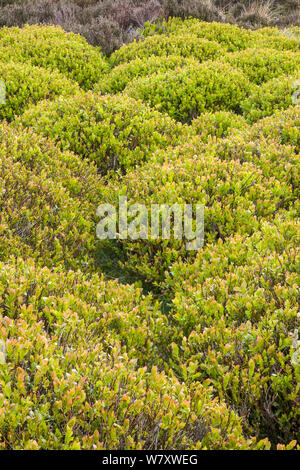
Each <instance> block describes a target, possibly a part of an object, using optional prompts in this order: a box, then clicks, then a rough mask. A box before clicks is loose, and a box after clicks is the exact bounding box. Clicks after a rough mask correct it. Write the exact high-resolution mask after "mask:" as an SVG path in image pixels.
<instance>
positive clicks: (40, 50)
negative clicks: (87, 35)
mask: <svg viewBox="0 0 300 470" xmlns="http://www.w3.org/2000/svg"><path fill="white" fill-rule="evenodd" d="M62 51H63V52H62ZM11 59H12V60H14V61H15V62H18V61H19V62H29V63H31V64H32V65H37V66H40V67H46V68H48V69H50V70H56V69H57V70H59V71H60V72H62V73H63V74H65V75H66V76H67V77H68V78H70V79H72V80H75V81H77V82H78V83H79V85H80V86H82V87H83V88H84V89H89V88H91V87H92V86H93V84H94V83H95V82H96V81H98V80H99V79H100V78H101V76H102V74H103V72H105V71H106V70H107V68H108V65H107V64H106V61H105V59H104V58H103V56H102V54H101V52H100V51H98V50H96V49H94V48H93V47H91V46H89V45H88V44H87V42H86V41H85V39H84V38H83V37H81V36H79V35H75V34H73V33H65V32H64V31H63V30H62V29H61V28H58V27H54V26H50V27H49V26H48V27H44V26H28V25H27V26H25V27H24V28H2V29H0V60H11Z"/></svg>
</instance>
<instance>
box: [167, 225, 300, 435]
mask: <svg viewBox="0 0 300 470" xmlns="http://www.w3.org/2000/svg"><path fill="white" fill-rule="evenodd" d="M299 236H300V226H299V224H297V222H295V221H292V220H289V218H288V217H276V219H275V221H274V223H270V224H269V223H263V224H262V227H261V231H258V232H256V233H255V234H254V235H253V236H252V237H250V238H249V237H247V236H244V235H241V234H240V233H239V234H237V235H236V236H232V237H230V238H229V239H228V241H226V242H224V243H223V242H222V241H219V242H218V243H217V244H213V245H208V246H206V247H205V248H204V249H203V250H201V251H200V252H199V253H198V255H197V257H196V259H195V261H194V262H193V263H191V264H189V265H188V264H183V263H181V262H179V263H177V264H175V265H173V266H172V267H171V269H170V273H169V274H168V276H167V279H166V284H165V286H166V289H170V290H171V291H172V297H173V298H174V301H173V302H174V310H173V317H172V319H173V325H174V326H173V328H174V338H175V340H174V342H175V343H176V346H175V345H174V347H173V348H172V349H173V359H172V361H171V363H172V365H173V368H174V370H175V371H176V372H177V374H178V375H179V376H180V377H183V378H184V380H185V381H186V382H187V381H188V382H194V381H195V380H196V381H198V380H199V381H200V382H201V381H203V380H205V379H210V380H211V381H212V383H213V385H214V387H215V388H216V389H217V390H218V392H219V396H220V397H221V398H222V399H225V400H226V402H227V403H228V404H229V405H230V406H232V407H233V408H234V409H235V410H237V411H238V414H239V415H243V416H244V417H245V426H246V427H247V430H248V432H250V433H253V432H259V433H261V435H264V434H265V432H266V429H269V436H270V437H271V438H272V439H273V440H277V439H278V438H279V439H281V440H284V441H288V440H290V439H292V438H293V437H295V436H297V434H298V432H299V427H298V424H299V418H300V415H299V407H298V400H299V395H298V387H299V379H300V368H299V366H297V365H296V366H295V364H293V361H292V355H293V353H294V350H293V347H292V345H293V333H294V329H295V328H297V311H298V300H297V295H298V293H297V290H298V288H297V286H298V285H299V281H300V277H299V273H298V274H297V262H299V258H298V260H297V244H299ZM178 348H179V350H180V354H178ZM189 366H190V369H192V373H191V374H190V375H189V376H187V373H186V371H187V369H188V367H189Z"/></svg>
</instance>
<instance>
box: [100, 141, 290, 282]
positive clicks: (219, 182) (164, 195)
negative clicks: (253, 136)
mask: <svg viewBox="0 0 300 470" xmlns="http://www.w3.org/2000/svg"><path fill="white" fill-rule="evenodd" d="M238 143H239V141H238ZM271 144H272V142H268V145H267V144H265V146H266V147H267V148H268V146H269V147H270V151H271V155H268V157H267V158H265V159H263V158H262V160H261V165H257V164H256V160H255V158H253V157H252V155H251V147H250V149H249V148H248V147H247V146H246V145H245V149H243V148H242V149H240V153H242V151H243V150H244V159H243V160H242V159H241V160H242V161H240V160H238V159H237V158H235V157H231V158H230V156H229V158H227V155H228V153H229V152H230V148H229V149H228V147H227V145H226V141H225V143H224V145H223V146H221V147H220V144H218V141H216V143H213V144H211V145H209V146H208V147H207V148H206V149H203V146H202V147H201V144H200V146H199V145H198V144H197V142H196V144H194V143H193V141H191V142H189V143H188V144H186V145H183V146H180V147H177V148H175V149H170V150H168V151H166V152H165V153H161V152H157V153H156V154H155V155H154V157H153V158H152V159H151V160H150V161H149V162H148V164H147V165H144V166H143V167H142V168H139V169H138V170H135V171H130V172H128V173H127V175H126V176H125V177H124V178H122V181H121V183H119V182H118V181H112V182H111V183H110V184H108V186H105V187H104V188H103V190H102V191H101V194H102V197H103V199H104V200H105V201H106V202H110V203H112V204H117V203H118V200H117V198H118V197H119V195H126V196H127V198H128V204H129V203H136V202H140V201H142V202H143V204H146V206H147V207H150V204H169V206H171V205H172V204H175V203H178V204H183V203H189V204H204V206H205V242H206V243H209V242H213V241H216V240H217V239H219V238H221V239H223V240H225V239H226V238H227V237H229V236H230V235H231V234H232V233H234V232H238V231H241V232H242V233H247V234H248V235H251V234H252V233H253V232H254V231H255V230H258V229H259V227H260V223H261V221H262V220H264V219H267V220H272V219H273V217H274V215H275V214H277V213H286V211H288V210H289V209H291V208H292V207H293V205H294V204H296V201H297V199H298V197H299V193H298V192H297V191H296V190H294V185H296V187H297V181H298V182H299V173H298V172H297V171H296V169H295V171H294V170H293V168H291V170H290V171H285V173H284V172H282V171H280V167H279V169H278V177H280V178H278V179H277V174H275V176H274V175H273V174H272V170H270V168H269V160H270V159H272V158H273V160H274V165H276V164H277V162H276V159H280V158H282V153H281V152H277V153H276V152H275V155H273V154H272V146H271ZM223 147H224V148H223ZM234 150H235V149H233V151H232V153H233V154H234ZM273 150H274V149H273ZM258 151H259V149H258V148H255V149H254V150H253V153H254V152H256V153H257V152H258ZM254 155H255V153H254ZM285 158H286V159H287V160H288V163H289V164H290V165H291V163H292V162H293V158H294V153H293V149H288V150H286V155H285ZM279 163H281V162H280V161H279ZM274 173H276V171H274ZM117 188H119V189H118V190H117ZM149 233H150V227H149ZM119 243H120V244H121V246H122V248H123V250H125V251H126V252H127V254H128V259H127V261H126V262H125V264H124V267H125V268H126V269H129V270H130V271H132V272H136V273H139V275H140V276H141V277H142V278H146V279H147V280H149V281H151V282H153V283H154V284H155V285H159V283H160V282H161V281H162V279H163V278H164V276H165V273H166V272H167V270H168V269H169V267H170V265H171V264H172V262H174V261H175V260H176V259H179V258H180V257H184V258H186V257H189V256H193V252H192V253H188V252H187V251H186V249H185V243H186V240H184V239H183V240H174V239H173V238H171V240H161V239H153V238H151V236H150V235H149V239H148V240H147V241H146V242H145V241H143V240H137V241H132V240H124V241H123V240H122V241H120V242H119Z"/></svg>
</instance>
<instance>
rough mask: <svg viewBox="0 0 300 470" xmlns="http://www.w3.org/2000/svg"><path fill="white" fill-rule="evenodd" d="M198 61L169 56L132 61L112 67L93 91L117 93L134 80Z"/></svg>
mask: <svg viewBox="0 0 300 470" xmlns="http://www.w3.org/2000/svg"><path fill="white" fill-rule="evenodd" d="M197 64H199V61H198V60H197V59H195V58H193V57H182V56H178V55H169V56H166V57H163V59H162V58H161V57H160V56H156V55H153V56H150V57H149V58H147V59H139V58H138V59H134V60H131V61H130V62H125V63H124V64H120V65H118V66H116V67H114V68H113V69H112V70H111V71H110V72H109V73H107V74H106V75H104V76H103V79H102V80H100V81H99V83H97V84H96V85H95V87H94V91H98V92H101V93H118V92H120V91H123V90H124V88H125V87H126V86H127V85H128V83H130V82H131V81H132V80H133V79H134V78H137V77H144V76H148V75H153V74H154V73H163V72H166V71H167V70H174V69H179V68H182V67H184V66H185V65H194V66H195V65H197Z"/></svg>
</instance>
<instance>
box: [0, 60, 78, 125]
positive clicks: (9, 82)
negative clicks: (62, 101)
mask: <svg viewBox="0 0 300 470" xmlns="http://www.w3.org/2000/svg"><path fill="white" fill-rule="evenodd" d="M0 67H1V72H0V80H1V81H2V82H4V84H5V88H6V90H5V104H0V119H4V118H5V119H7V120H8V121H11V120H13V119H14V117H15V116H18V115H20V114H22V113H23V112H24V110H25V109H26V108H28V107H29V106H30V105H32V104H35V103H37V102H38V101H40V100H43V99H45V98H47V99H48V100H50V99H53V98H55V97H57V96H61V95H62V96H68V95H72V94H75V93H76V92H78V91H79V86H78V84H77V83H76V82H72V81H71V80H68V79H67V78H66V77H65V76H64V75H62V74H61V73H60V72H58V71H56V70H53V71H52V72H51V71H49V70H46V69H44V68H42V67H35V66H33V65H31V64H21V63H14V62H8V63H1V62H0Z"/></svg>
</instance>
